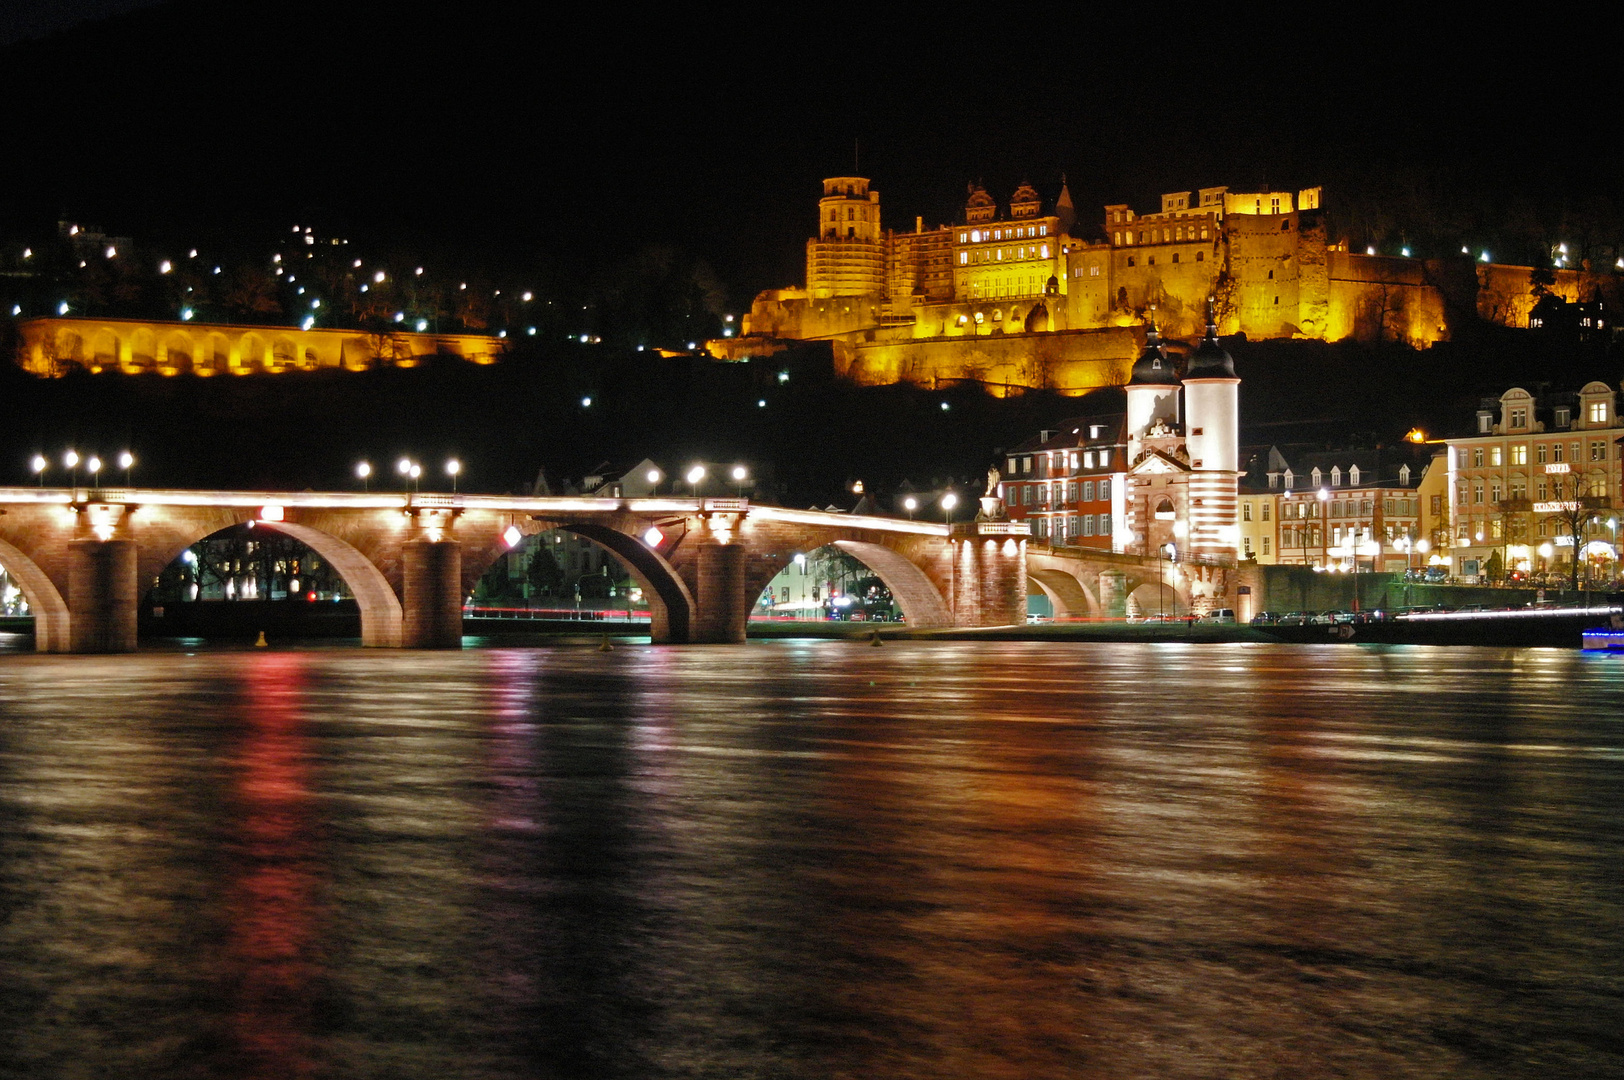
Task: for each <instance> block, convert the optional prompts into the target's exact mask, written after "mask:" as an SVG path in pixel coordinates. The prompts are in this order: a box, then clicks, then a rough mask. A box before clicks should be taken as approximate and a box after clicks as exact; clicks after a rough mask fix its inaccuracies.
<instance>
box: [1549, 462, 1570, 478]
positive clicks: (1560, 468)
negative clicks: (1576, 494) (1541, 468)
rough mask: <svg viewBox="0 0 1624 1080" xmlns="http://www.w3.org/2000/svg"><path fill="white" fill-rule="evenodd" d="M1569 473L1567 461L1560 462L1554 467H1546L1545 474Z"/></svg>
mask: <svg viewBox="0 0 1624 1080" xmlns="http://www.w3.org/2000/svg"><path fill="white" fill-rule="evenodd" d="M1567 471H1568V463H1567V462H1565V461H1559V462H1557V463H1556V464H1554V465H1547V466H1545V472H1546V474H1547V475H1551V474H1555V473H1565V472H1567Z"/></svg>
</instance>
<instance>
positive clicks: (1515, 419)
mask: <svg viewBox="0 0 1624 1080" xmlns="http://www.w3.org/2000/svg"><path fill="white" fill-rule="evenodd" d="M1527 426H1528V410H1527V409H1525V408H1522V407H1521V406H1519V407H1517V408H1515V409H1512V410H1511V429H1512V430H1513V431H1521V430H1522V429H1523V428H1525V427H1527Z"/></svg>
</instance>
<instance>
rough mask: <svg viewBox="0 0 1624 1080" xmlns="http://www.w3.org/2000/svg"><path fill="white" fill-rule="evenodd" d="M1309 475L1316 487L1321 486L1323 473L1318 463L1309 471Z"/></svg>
mask: <svg viewBox="0 0 1624 1080" xmlns="http://www.w3.org/2000/svg"><path fill="white" fill-rule="evenodd" d="M1308 475H1309V477H1310V478H1311V482H1312V483H1313V485H1314V486H1315V487H1319V486H1320V483H1321V474H1320V471H1319V466H1318V465H1316V466H1314V471H1313V472H1311V473H1309V474H1308Z"/></svg>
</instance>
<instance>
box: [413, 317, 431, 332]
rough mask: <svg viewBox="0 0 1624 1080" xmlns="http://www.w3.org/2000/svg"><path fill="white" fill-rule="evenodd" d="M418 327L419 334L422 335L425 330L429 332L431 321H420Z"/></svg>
mask: <svg viewBox="0 0 1624 1080" xmlns="http://www.w3.org/2000/svg"><path fill="white" fill-rule="evenodd" d="M416 325H417V332H418V333H419V334H421V333H422V332H423V331H425V330H427V329H428V328H429V321H428V320H427V319H418V320H417V324H416Z"/></svg>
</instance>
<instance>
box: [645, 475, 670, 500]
mask: <svg viewBox="0 0 1624 1080" xmlns="http://www.w3.org/2000/svg"><path fill="white" fill-rule="evenodd" d="M643 479H645V480H647V481H648V493H649V494H650V495H658V494H659V493H660V481H661V480H664V479H665V474H664V473H663V472H661V471H660V470H659V469H650V470H649V471H648V472H646V473H644V474H643Z"/></svg>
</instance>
